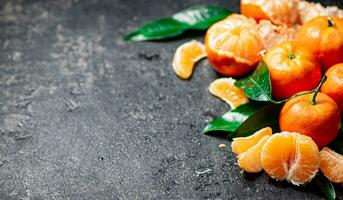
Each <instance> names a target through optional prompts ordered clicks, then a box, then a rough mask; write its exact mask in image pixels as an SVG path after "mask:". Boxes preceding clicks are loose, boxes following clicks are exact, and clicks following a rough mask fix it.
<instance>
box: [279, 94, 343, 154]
mask: <svg viewBox="0 0 343 200" xmlns="http://www.w3.org/2000/svg"><path fill="white" fill-rule="evenodd" d="M340 125H341V115H340V111H339V109H338V106H337V104H336V103H335V101H334V100H332V99H331V98H330V97H329V96H327V95H326V94H323V93H320V92H319V93H317V92H316V93H314V94H306V95H302V96H298V97H295V98H293V99H291V100H289V101H288V102H286V103H285V105H284V106H283V108H282V109H281V112H280V116H279V126H280V129H281V131H292V132H298V133H300V134H303V135H307V136H310V137H311V138H312V139H313V140H314V141H315V142H316V144H317V145H318V147H319V148H322V147H324V146H325V145H327V144H329V143H330V142H332V141H333V140H334V139H335V138H336V136H337V134H338V132H339V129H340Z"/></svg>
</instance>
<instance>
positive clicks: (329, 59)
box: [296, 16, 343, 72]
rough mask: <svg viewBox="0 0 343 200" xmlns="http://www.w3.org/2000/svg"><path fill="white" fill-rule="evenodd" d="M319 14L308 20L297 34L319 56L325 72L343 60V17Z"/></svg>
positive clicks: (297, 37)
mask: <svg viewBox="0 0 343 200" xmlns="http://www.w3.org/2000/svg"><path fill="white" fill-rule="evenodd" d="M329 19H330V18H328V17H323V16H319V17H316V18H314V19H312V20H310V21H308V22H306V23H305V24H304V25H303V26H302V27H301V28H300V29H299V31H298V33H297V34H296V40H298V41H301V42H302V43H304V45H305V46H308V47H309V48H310V49H312V51H313V52H314V54H315V55H316V56H317V57H318V60H319V62H320V63H321V65H322V69H323V72H325V71H327V70H328V69H329V68H330V67H331V66H333V65H335V64H338V63H341V62H343V56H342V55H343V19H342V18H339V17H331V19H332V22H333V24H334V25H333V26H332V27H330V26H329V22H328V20H329Z"/></svg>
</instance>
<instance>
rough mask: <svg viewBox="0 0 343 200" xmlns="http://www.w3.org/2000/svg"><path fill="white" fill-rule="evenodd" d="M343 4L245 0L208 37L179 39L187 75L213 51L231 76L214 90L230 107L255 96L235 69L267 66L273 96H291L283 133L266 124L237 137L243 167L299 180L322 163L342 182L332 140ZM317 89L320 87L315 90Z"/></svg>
mask: <svg viewBox="0 0 343 200" xmlns="http://www.w3.org/2000/svg"><path fill="white" fill-rule="evenodd" d="M342 17H343V11H342V10H339V9H333V8H331V9H328V8H325V7H323V6H320V5H318V4H314V3H308V2H306V1H300V0H241V14H232V15H230V16H228V17H227V18H225V19H224V20H221V21H219V22H217V23H215V24H214V25H212V26H211V27H210V28H209V29H208V31H207V33H206V37H205V44H202V43H200V42H197V41H191V42H188V43H185V44H183V45H182V46H180V47H179V48H178V49H177V51H176V53H175V55H174V60H173V69H174V71H175V73H176V74H177V75H178V76H179V77H180V78H182V79H188V78H190V77H191V75H192V73H193V68H194V66H195V64H196V62H198V61H199V60H200V59H202V58H204V57H207V59H208V60H209V62H210V63H211V65H212V66H213V68H214V70H216V71H217V72H218V73H220V74H222V75H223V76H224V77H223V78H220V79H218V80H215V81H214V82H213V83H212V84H211V85H210V87H209V90H210V93H212V94H213V95H214V96H217V97H219V98H220V99H222V100H223V101H225V102H227V103H228V104H229V105H230V107H231V108H236V107H238V106H240V105H242V104H245V103H248V102H249V98H248V97H247V96H245V93H244V91H243V90H242V89H240V88H237V87H236V86H235V85H234V83H235V79H234V78H232V77H236V78H238V77H241V76H245V75H247V74H249V73H251V72H252V71H253V70H254V69H255V68H256V66H257V65H258V63H260V62H264V63H265V64H266V66H267V68H268V71H269V75H270V81H271V86H272V97H273V98H274V99H276V100H286V101H285V103H284V105H283V108H282V110H281V112H280V114H279V119H278V121H279V127H280V133H274V134H273V131H272V129H271V128H269V127H266V128H263V129H261V130H259V131H257V132H256V133H254V134H253V135H251V136H248V137H238V138H234V139H233V142H232V144H231V147H232V151H233V152H234V153H235V154H236V155H237V159H238V160H237V163H238V166H239V167H240V168H242V169H243V170H244V171H246V172H249V173H257V172H260V171H262V170H264V171H265V172H266V173H267V174H268V175H269V176H270V177H272V178H274V179H276V180H287V181H289V182H291V183H293V184H295V185H302V184H305V183H308V182H310V181H311V180H312V179H313V178H314V177H315V176H316V174H317V172H318V171H319V170H320V171H321V172H322V173H323V174H324V175H325V176H326V177H327V178H328V179H329V180H330V181H331V182H334V183H339V184H343V155H341V154H339V153H337V152H335V151H333V150H332V149H330V148H329V147H327V146H328V145H329V144H330V143H331V142H333V141H334V140H335V138H336V137H337V136H338V134H339V132H340V129H341V122H342V112H343V18H342ZM309 91H313V92H309Z"/></svg>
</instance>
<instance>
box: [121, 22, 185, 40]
mask: <svg viewBox="0 0 343 200" xmlns="http://www.w3.org/2000/svg"><path fill="white" fill-rule="evenodd" d="M187 27H188V25H187V24H184V23H182V22H179V21H177V20H175V19H171V18H164V19H158V20H156V21H152V22H149V23H147V24H145V25H143V26H142V27H140V28H139V29H138V30H136V31H134V32H132V33H130V34H128V35H126V36H125V37H124V40H126V41H127V40H133V41H145V40H149V39H150V40H158V39H163V38H169V37H173V36H177V35H180V34H181V33H182V32H183V30H184V29H185V28H187Z"/></svg>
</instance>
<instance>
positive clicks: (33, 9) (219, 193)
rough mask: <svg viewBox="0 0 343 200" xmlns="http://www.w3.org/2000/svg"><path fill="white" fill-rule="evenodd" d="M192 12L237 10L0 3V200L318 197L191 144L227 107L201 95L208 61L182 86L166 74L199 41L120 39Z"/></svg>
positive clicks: (214, 144)
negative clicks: (187, 45) (177, 55)
mask: <svg viewBox="0 0 343 200" xmlns="http://www.w3.org/2000/svg"><path fill="white" fill-rule="evenodd" d="M325 2H326V3H327V4H334V1H325ZM336 2H337V3H340V4H341V5H342V1H340V0H337V1H336ZM200 3H211V4H217V5H222V6H226V7H228V8H231V9H233V10H234V11H238V5H239V1H238V0H234V1H233V0H220V1H210V0H182V1H176V0H163V1H162V0H159V1H158V0H140V1H138V0H137V1H134V0H49V1H48V0H0V199H130V200H131V199H323V196H322V195H321V193H320V192H319V191H318V189H317V188H316V187H314V186H313V185H312V186H311V185H310V186H307V187H294V186H291V185H290V184H287V183H284V182H275V181H273V180H272V179H270V178H268V177H267V176H266V175H264V174H263V173H262V174H259V175H256V176H247V175H245V174H242V173H241V172H240V170H239V168H238V167H237V166H236V165H235V161H236V160H235V157H234V155H233V154H232V153H231V152H230V151H224V150H220V149H219V148H218V145H219V144H221V143H226V144H228V145H229V141H227V140H224V139H218V138H211V137H208V136H204V135H202V134H201V130H202V128H203V127H204V126H205V125H206V123H207V122H209V121H210V120H211V119H213V118H214V117H216V116H219V115H221V114H223V113H224V112H226V111H227V110H228V109H229V107H228V106H226V105H225V104H224V103H222V102H221V101H220V100H217V99H216V98H214V97H212V96H211V95H210V94H209V93H208V91H207V87H208V85H209V84H210V83H211V81H213V80H214V79H216V78H217V75H216V73H215V72H214V71H213V70H212V69H211V67H210V66H209V64H208V62H207V61H206V60H204V61H202V62H201V63H200V65H199V66H198V67H197V68H196V70H195V73H194V76H193V78H192V79H191V80H190V81H181V80H179V79H178V78H177V77H176V76H175V75H174V73H173V71H172V68H171V60H172V56H173V53H174V51H175V49H176V48H177V46H179V45H180V44H182V43H184V42H186V41H188V40H190V39H192V38H197V39H199V40H202V39H203V38H202V36H201V34H196V35H187V37H186V38H183V39H180V38H179V39H177V40H176V39H175V40H169V41H164V42H144V43H135V42H129V43H125V42H123V41H122V39H121V36H123V35H124V34H125V33H128V32H129V31H132V30H133V29H134V28H135V27H137V26H138V25H141V24H142V23H144V22H147V21H149V20H151V19H155V18H158V17H165V16H170V15H172V14H173V13H175V12H177V11H179V10H181V9H184V8H187V7H189V6H192V5H195V4H200ZM205 170H208V172H207V173H204V174H197V172H202V171H205ZM209 170H210V171H209ZM336 188H337V190H341V189H342V188H340V187H336ZM338 195H339V197H340V198H342V192H341V191H340V192H338Z"/></svg>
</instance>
